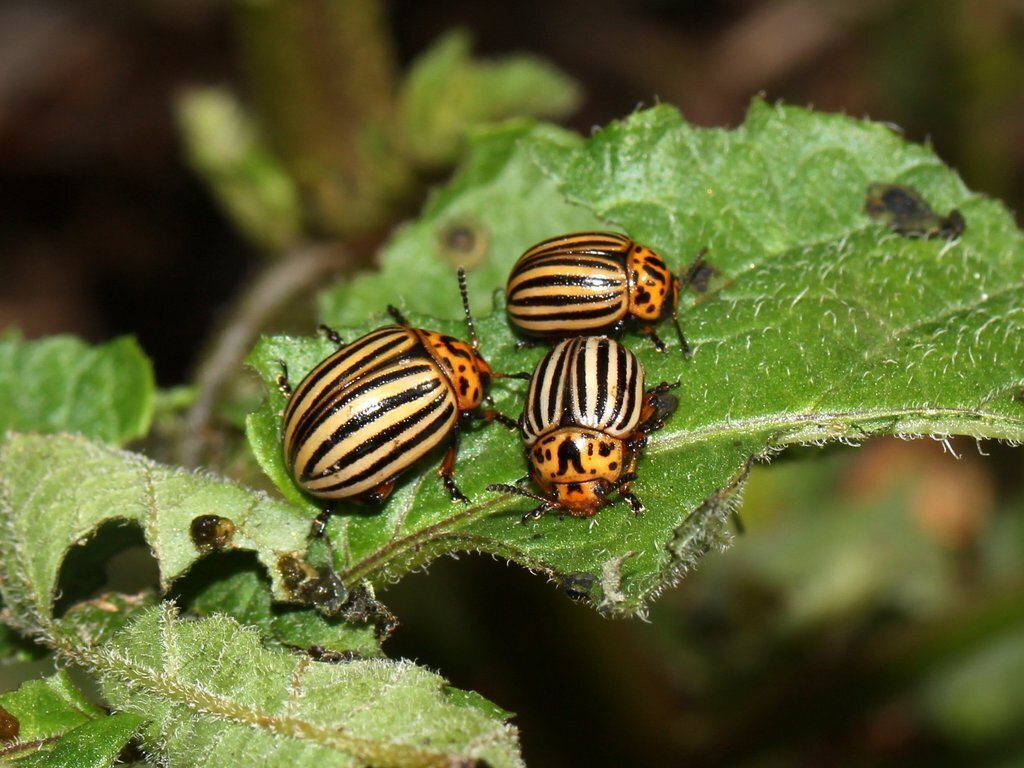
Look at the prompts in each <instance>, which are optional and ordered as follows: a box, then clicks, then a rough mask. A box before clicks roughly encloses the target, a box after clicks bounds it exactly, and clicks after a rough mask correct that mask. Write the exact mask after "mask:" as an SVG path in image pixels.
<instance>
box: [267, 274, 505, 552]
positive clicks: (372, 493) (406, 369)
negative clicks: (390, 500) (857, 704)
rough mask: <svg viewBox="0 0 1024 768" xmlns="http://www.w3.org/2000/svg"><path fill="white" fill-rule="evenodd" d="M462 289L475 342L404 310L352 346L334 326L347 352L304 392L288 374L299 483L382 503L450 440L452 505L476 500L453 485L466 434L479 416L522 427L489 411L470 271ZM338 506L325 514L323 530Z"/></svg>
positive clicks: (447, 477)
mask: <svg viewBox="0 0 1024 768" xmlns="http://www.w3.org/2000/svg"><path fill="white" fill-rule="evenodd" d="M458 275H459V290H460V293H461V294H462V304H463V308H464V310H465V317H466V327H467V329H468V331H469V336H470V339H471V342H470V343H466V342H464V341H460V340H459V339H455V338H452V337H451V336H446V335H444V334H441V333H438V332H436V331H427V330H423V329H421V328H414V327H413V326H411V325H410V324H409V323H408V322H407V321H406V319H405V318H404V317H403V316H402V314H401V313H400V312H399V311H398V310H397V309H395V308H394V307H388V312H389V313H390V314H391V316H392V318H393V319H394V321H395V324H394V325H388V326H385V327H383V328H379V329H377V330H375V331H371V332H370V333H368V334H366V335H365V336H362V337H361V338H359V339H356V340H355V341H352V342H350V343H348V344H345V343H344V342H342V340H341V338H340V337H339V336H338V335H337V334H335V333H334V332H333V331H330V329H327V331H328V335H329V336H330V337H331V339H332V340H333V341H335V342H336V343H337V344H338V346H339V349H338V350H337V351H336V352H334V353H333V354H332V355H330V356H329V357H328V358H326V359H325V360H323V361H322V362H321V363H320V364H319V365H317V366H316V367H315V368H313V370H312V371H310V372H309V373H308V374H307V375H306V377H305V378H304V379H303V380H302V381H301V382H300V383H299V385H298V386H297V387H295V389H294V391H293V390H292V389H291V387H290V386H289V385H288V382H287V372H285V374H284V375H282V376H281V377H280V378H279V379H278V384H279V386H280V388H281V391H282V392H283V393H284V395H285V397H287V398H288V404H287V407H286V408H285V410H284V416H283V422H282V424H283V426H282V436H283V437H282V442H283V446H284V459H285V463H286V465H287V467H288V469H289V471H290V472H291V474H292V477H293V478H294V479H295V481H296V482H297V483H298V484H299V486H300V487H301V488H302V489H303V490H305V491H306V492H308V493H310V494H311V495H313V496H316V497H319V498H321V499H325V500H339V499H351V500H353V501H358V502H369V503H379V502H382V501H384V500H385V499H386V498H387V497H388V496H389V495H390V494H391V491H392V489H393V488H394V485H395V481H396V479H397V478H398V477H399V476H400V475H401V474H402V473H403V472H405V471H406V470H407V469H409V467H411V466H412V465H413V464H415V463H416V462H417V461H419V460H420V459H421V458H423V457H424V456H426V455H427V454H428V453H430V452H431V451H432V450H434V449H435V448H438V447H439V446H442V445H443V444H445V443H447V444H448V449H447V452H446V453H445V455H444V459H443V460H442V462H441V466H440V468H439V469H438V475H439V476H440V477H441V479H442V481H443V482H444V485H445V487H446V488H447V489H448V493H449V494H450V496H451V499H452V501H467V498H466V496H465V495H463V493H462V492H461V491H460V490H459V488H458V486H457V485H456V484H455V480H454V479H453V475H454V469H455V454H456V451H457V449H458V442H459V433H460V431H461V428H462V426H463V425H464V424H465V422H466V421H467V420H470V419H483V420H486V421H499V422H501V423H503V424H505V425H506V426H508V427H509V428H510V429H515V428H516V423H515V422H514V421H513V420H512V419H510V418H508V417H507V416H504V415H502V414H500V413H498V412H497V411H495V410H492V409H481V407H480V406H481V405H482V404H483V403H484V401H485V400H487V399H489V397H488V394H487V393H488V389H489V387H490V384H491V380H492V379H493V378H494V377H495V376H496V375H501V374H495V373H494V372H493V371H492V370H491V368H490V366H489V365H488V364H487V362H486V361H485V360H484V358H483V357H481V356H480V353H479V351H478V349H479V340H478V339H477V336H476V330H475V328H474V326H473V319H472V316H471V315H470V311H469V301H468V298H467V295H466V278H465V272H464V271H463V270H462V269H461V268H460V269H459V272H458ZM329 511H330V510H328V511H327V512H325V514H324V515H322V516H321V517H320V518H318V523H319V525H320V528H319V531H318V529H317V527H316V525H314V532H322V527H323V525H324V524H325V523H326V516H327V514H329Z"/></svg>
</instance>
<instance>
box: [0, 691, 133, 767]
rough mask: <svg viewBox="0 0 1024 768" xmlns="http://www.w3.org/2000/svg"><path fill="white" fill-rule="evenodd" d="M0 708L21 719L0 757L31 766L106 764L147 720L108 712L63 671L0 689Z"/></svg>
mask: <svg viewBox="0 0 1024 768" xmlns="http://www.w3.org/2000/svg"><path fill="white" fill-rule="evenodd" d="M0 707H2V708H3V709H4V710H6V712H7V713H8V714H9V715H10V716H12V717H14V718H16V721H17V723H18V734H17V741H15V742H13V743H6V744H0V761H2V762H3V763H4V765H7V764H11V765H18V766H31V767H32V768H44V766H45V767H46V768H107V766H110V765H113V764H114V761H115V759H116V758H117V756H118V755H119V754H120V753H121V751H122V750H123V749H124V747H125V745H126V744H127V743H128V741H129V739H131V737H132V736H133V735H134V734H135V732H136V731H137V730H138V729H139V726H140V725H142V722H143V717H142V716H140V715H133V714H114V715H108V714H107V713H106V712H104V711H103V710H102V709H100V708H98V707H97V706H96V705H94V704H92V703H91V702H90V701H89V700H88V699H86V698H85V697H84V696H83V695H82V693H81V692H80V691H79V690H78V689H77V688H76V687H75V686H74V684H73V683H72V682H71V681H70V680H69V679H68V677H67V675H66V674H65V673H64V672H58V673H57V674H56V675H53V676H52V677H49V678H46V679H43V680H31V681H29V682H27V683H25V684H23V685H22V686H21V687H20V688H18V690H16V691H12V692H9V693H5V694H0ZM8 761H9V762H8Z"/></svg>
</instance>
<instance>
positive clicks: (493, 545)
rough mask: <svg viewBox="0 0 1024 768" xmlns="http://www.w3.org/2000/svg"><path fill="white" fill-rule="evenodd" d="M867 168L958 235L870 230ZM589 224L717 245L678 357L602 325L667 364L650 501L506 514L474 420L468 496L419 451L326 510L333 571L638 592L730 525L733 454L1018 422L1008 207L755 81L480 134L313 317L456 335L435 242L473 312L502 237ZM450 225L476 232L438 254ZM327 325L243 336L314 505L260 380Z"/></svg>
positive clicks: (508, 354)
mask: <svg viewBox="0 0 1024 768" xmlns="http://www.w3.org/2000/svg"><path fill="white" fill-rule="evenodd" d="M877 183H887V184H901V185H906V186H907V187H909V188H913V189H914V190H916V192H917V193H918V194H920V195H921V196H922V199H924V200H927V201H928V202H929V204H930V205H931V206H932V207H933V208H934V209H935V210H939V211H949V210H953V209H956V210H957V211H959V213H960V215H962V217H963V219H964V223H965V229H964V230H963V231H962V232H961V233H960V234H959V236H958V237H957V238H956V239H946V238H943V237H938V238H932V239H925V238H921V237H906V236H901V235H900V234H898V233H895V232H893V231H891V230H890V229H889V228H888V227H886V226H885V225H884V224H883V223H882V222H880V221H877V220H875V219H873V218H871V217H870V216H869V215H868V214H867V213H866V212H865V210H864V206H865V195H866V193H867V190H868V188H869V187H870V186H871V185H873V184H877ZM460 226H463V227H465V230H466V231H459V229H458V228H459V227H460ZM595 227H600V228H607V229H613V230H619V231H624V232H627V233H629V234H630V235H631V236H633V237H634V238H635V239H636V240H638V241H640V242H643V243H645V244H647V245H649V246H651V247H653V248H655V249H656V250H658V251H659V252H660V253H661V254H662V255H663V256H664V257H665V258H666V259H667V261H668V262H669V263H670V264H672V265H674V266H675V267H676V268H678V269H679V270H680V271H681V272H682V271H685V270H686V269H687V267H688V265H689V264H690V263H691V261H692V260H693V259H694V257H695V255H696V254H698V253H699V252H700V251H701V250H702V249H705V248H706V249H707V251H706V255H705V258H706V260H707V263H708V264H709V266H710V268H712V269H713V273H710V274H713V275H714V277H713V279H711V280H710V282H709V283H708V284H707V285H706V286H705V285H703V281H702V284H701V285H700V289H699V290H696V289H695V290H690V291H688V292H687V293H686V295H685V296H684V298H683V301H682V305H681V319H682V323H683V327H684V329H685V332H686V335H687V337H688V339H689V341H690V344H691V346H692V347H693V355H692V357H691V358H690V359H684V358H683V356H682V355H681V354H679V349H678V347H677V345H676V343H675V341H674V340H672V337H673V334H672V333H671V331H670V330H668V329H666V331H665V333H664V334H663V335H664V336H665V337H666V338H667V339H670V340H672V341H670V350H669V353H668V354H664V355H662V354H659V353H657V352H656V351H655V350H654V348H653V346H652V345H651V344H650V342H649V341H648V340H646V339H644V338H643V337H642V336H640V335H636V334H627V335H626V336H625V337H624V340H625V342H626V343H627V344H629V345H630V346H631V347H632V348H633V349H634V351H635V352H636V353H637V354H638V355H639V357H640V358H641V360H642V362H643V363H644V365H645V366H646V369H647V374H648V380H649V381H650V382H652V383H656V382H658V381H667V382H678V383H679V386H678V388H677V389H676V390H675V392H676V394H677V395H678V396H679V399H680V405H679V408H678V410H677V411H676V413H675V415H674V416H673V417H672V419H671V420H670V421H669V423H668V424H667V426H666V427H665V428H664V429H663V430H661V431H660V432H657V433H655V434H654V435H653V436H652V439H651V441H650V443H649V446H648V448H647V451H646V453H645V455H644V457H643V458H642V460H641V462H640V467H639V480H638V482H637V483H636V484H635V486H634V490H635V492H636V493H637V494H638V495H639V496H640V497H641V499H642V500H643V501H644V502H645V504H646V506H647V510H648V511H647V514H646V515H644V516H643V517H640V518H635V517H634V516H633V515H632V514H630V513H629V511H628V510H627V509H626V508H625V505H616V506H612V507H609V508H606V509H604V510H602V511H601V512H600V513H599V514H598V515H597V517H596V518H594V520H593V521H590V522H588V521H585V520H577V519H565V520H559V519H558V517H557V516H556V515H549V516H546V517H545V518H544V519H542V520H540V521H539V522H535V523H530V524H528V525H521V524H520V523H519V518H520V516H521V515H522V514H523V513H524V512H526V511H528V509H530V507H531V506H532V505H531V503H530V502H529V500H524V499H519V498H510V497H496V496H495V495H494V494H491V493H489V492H487V491H486V490H485V489H486V486H487V485H488V484H489V483H510V482H513V481H515V480H516V479H517V478H520V477H522V476H523V475H525V474H526V465H525V462H524V459H523V456H522V449H521V447H520V444H519V441H518V438H517V437H516V436H515V435H513V434H510V433H508V432H507V431H505V430H503V429H502V428H501V427H497V426H488V427H479V428H472V429H470V430H469V431H468V432H467V433H466V434H464V436H463V440H462V447H461V450H460V455H459V461H458V463H457V471H458V475H457V479H458V482H459V484H460V486H461V488H462V490H463V491H464V492H465V493H466V494H467V495H468V496H469V497H470V498H471V499H472V503H471V504H468V505H452V504H451V503H450V502H449V501H448V498H447V494H445V492H444V490H443V488H442V487H441V484H440V483H439V482H438V480H437V478H436V477H435V476H434V473H433V471H432V469H433V467H432V466H431V465H430V464H429V463H427V462H424V464H423V465H422V466H420V467H417V468H415V469H414V470H413V471H411V472H409V473H408V474H406V475H405V476H404V478H403V480H402V482H401V483H400V484H399V488H398V490H397V491H396V493H395V494H394V496H393V497H392V498H391V499H390V500H389V501H388V503H387V504H386V505H384V506H383V507H381V508H379V509H375V508H371V507H359V506H351V505H350V506H347V507H345V506H342V507H341V508H340V509H339V511H338V514H336V515H335V520H334V522H333V523H332V525H331V527H330V533H331V535H332V537H333V538H334V540H335V545H336V549H337V552H338V566H339V569H340V571H341V574H342V576H343V578H346V579H349V580H358V579H362V578H367V579H370V580H371V581H373V582H375V583H378V584H380V583H386V582H388V581H390V580H393V579H396V578H399V577H400V576H402V575H403V574H404V573H406V572H407V571H408V570H410V569H411V568H413V567H416V566H419V565H421V564H423V563H424V562H427V561H429V560H430V559H431V558H433V557H436V556H437V555H439V554H442V553H445V552H452V551H467V550H468V551H483V552H489V553H493V554H495V555H498V556H501V557H505V558H508V559H510V560H513V561H515V562H518V563H520V564H522V565H524V566H526V567H529V568H531V569H534V570H537V571H540V572H542V573H544V574H546V575H547V576H549V577H551V578H555V579H556V580H558V581H560V582H561V583H563V584H564V585H566V586H567V587H568V588H571V589H572V590H574V591H575V592H577V593H578V592H579V591H581V590H582V591H583V593H584V594H585V595H586V596H588V597H589V598H590V599H591V600H592V601H593V602H594V603H595V604H596V605H597V606H598V607H599V608H600V609H601V610H603V611H606V612H610V613H637V612H642V611H643V610H644V606H645V604H646V602H647V601H648V600H649V599H650V598H651V597H652V596H654V595H656V594H657V593H658V592H659V591H660V590H661V589H663V588H664V587H665V586H666V585H668V584H670V583H672V582H674V581H675V580H676V579H677V578H678V577H679V575H680V574H681V573H682V572H683V571H685V569H686V568H688V567H689V566H690V565H692V563H693V562H694V561H695V560H696V558H698V557H699V556H700V555H701V554H702V553H703V552H704V551H705V550H706V549H707V548H708V547H711V546H716V545H720V544H722V543H723V542H725V541H726V540H727V539H728V536H729V534H728V529H727V527H726V526H725V525H724V522H725V520H726V519H727V514H726V513H727V512H728V511H729V510H731V509H732V508H733V507H734V505H735V502H736V498H737V493H738V491H739V490H740V487H741V485H742V480H743V477H744V475H745V472H746V469H747V468H748V467H749V465H750V462H751V461H752V460H756V459H761V458H764V457H767V456H768V455H770V454H771V453H772V452H774V451H777V450H779V449H782V448H784V447H785V446H787V445H793V444H806V443H820V442H826V441H847V442H851V441H852V442H857V441H860V440H863V439H865V438H867V437H870V436H871V435H878V434H896V435H906V436H916V435H934V436H939V437H942V436H946V435H951V434H963V435H970V436H974V437H977V438H997V439H1005V440H1011V441H1018V440H1021V439H1024V402H1022V398H1021V392H1022V386H1024V342H1022V339H1024V334H1022V330H1024V328H1022V326H1024V241H1022V238H1021V233H1020V232H1019V231H1018V229H1017V228H1016V226H1015V225H1014V222H1013V220H1012V217H1011V216H1010V215H1009V214H1008V212H1007V211H1006V210H1005V208H1004V207H1003V206H1002V205H1000V204H999V203H997V202H995V201H992V200H989V199H987V198H985V197H983V196H981V195H979V194H976V193H972V192H970V191H969V190H967V189H966V188H965V187H964V185H963V183H962V182H961V181H960V179H959V178H958V177H957V175H956V174H955V173H954V172H953V171H952V170H950V169H949V168H948V167H946V166H945V165H943V163H942V162H941V161H940V160H939V159H938V158H937V157H936V156H935V154H934V153H933V152H932V150H931V149H929V148H927V147H924V146H920V145H917V144H913V143H911V142H908V141H906V140H905V139H904V138H902V137H900V136H898V135H896V134H895V133H893V132H892V131H891V130H890V129H889V128H887V127H886V126H883V125H880V124H875V123H871V122H866V121H861V120H854V119H851V118H848V117H845V116H840V115H828V114H820V113H815V112H812V111H808V110H805V109H799V108H791V107H781V106H772V105H768V104H766V103H764V102H762V101H756V102H754V104H753V105H752V107H751V109H750V112H749V115H748V117H747V120H746V122H745V123H744V124H743V125H741V126H740V127H738V128H736V129H734V130H722V129H699V128H695V127H693V126H690V125H689V124H687V123H686V122H685V121H684V120H683V119H682V117H681V116H680V115H679V114H678V112H677V111H675V110H674V109H672V108H671V107H668V106H659V107H656V108H654V109H650V110H646V111H642V112H638V113H636V114H634V115H632V116H630V117H629V118H627V119H626V120H623V121H621V122H618V123H614V124H611V125H609V126H607V127H605V128H604V129H602V130H600V131H599V132H597V133H596V134H595V135H593V136H592V137H591V138H589V139H586V140H584V139H581V138H580V137H578V136H573V135H571V134H567V133H566V132H563V131H555V130H553V129H550V128H547V127H530V126H525V125H522V124H519V125H515V126H509V127H506V128H504V129H494V130H491V131H488V132H485V133H481V134H479V135H478V136H477V138H476V141H475V142H474V144H473V146H472V148H471V151H470V154H469V157H468V158H467V160H466V163H465V166H464V167H463V169H462V171H461V172H460V173H459V174H457V176H456V177H455V179H454V180H453V181H452V182H451V184H449V185H448V186H447V187H445V188H444V189H441V190H440V191H438V192H437V193H436V194H435V195H434V197H433V199H432V200H431V202H430V203H429V204H428V205H427V207H426V209H425V210H424V212H423V214H422V216H421V217H420V218H419V219H418V220H416V221H415V222H412V223H411V224H409V225H407V226H406V227H405V228H403V229H402V230H401V231H399V232H398V233H397V234H396V236H395V238H394V240H393V241H392V242H391V244H389V245H388V246H387V247H386V248H385V249H384V251H383V252H382V254H381V266H380V271H379V272H378V273H373V274H369V275H365V276H361V277H358V278H356V279H354V280H352V281H349V282H347V283H345V284H343V285H339V286H338V287H336V288H334V289H331V290H330V291H328V292H327V293H326V294H325V296H324V298H323V301H322V308H323V311H324V320H325V321H326V322H327V323H329V324H333V325H336V326H338V329H339V330H340V331H341V332H342V335H343V336H344V337H346V338H354V337H356V336H358V335H359V334H360V333H363V332H365V331H366V330H369V329H370V328H372V327H374V326H375V325H379V324H381V323H383V322H387V319H386V317H384V316H383V315H382V314H381V311H382V310H383V308H384V307H385V306H386V305H387V304H388V303H396V304H399V305H401V306H404V307H405V308H406V309H407V310H409V316H410V320H411V321H412V322H413V323H414V324H421V325H422V326H424V327H428V328H433V329H437V330H442V331H447V332H451V333H454V334H456V335H463V336H464V335H465V331H464V328H463V327H462V326H461V324H460V323H459V322H458V321H457V320H456V318H458V317H459V315H460V306H459V302H458V294H457V291H456V286H455V279H454V276H453V274H452V272H453V267H454V265H455V264H456V263H459V262H460V261H462V260H465V261H467V263H468V265H469V266H471V267H472V270H471V272H470V275H469V280H470V286H471V291H472V292H473V298H474V307H475V308H476V310H477V312H478V313H480V312H481V310H485V309H486V307H485V304H486V302H485V300H484V296H486V294H487V293H488V292H491V291H495V290H497V289H500V288H501V287H503V285H504V280H505V276H506V275H507V274H508V270H509V268H510V267H511V265H512V264H513V263H514V261H515V260H516V258H518V256H519V254H520V253H522V252H523V250H525V249H526V248H528V247H529V246H530V245H532V244H533V243H534V242H536V241H538V240H540V239H541V238H543V237H546V236H551V235H554V234H558V233H561V232H567V231H573V230H578V229H581V228H595ZM467 232H468V235H467ZM481 237H482V239H481ZM453 244H459V245H461V246H466V245H467V244H468V245H472V246H473V247H472V248H465V249H463V251H462V252H460V253H456V254H454V255H453V253H452V252H451V246H452V245H453ZM463 256H465V257H467V258H466V259H462V257H463ZM470 257H471V258H470ZM495 310H496V311H495V312H494V313H493V314H492V315H491V316H488V317H478V319H477V328H478V331H479V335H480V338H481V340H482V349H483V352H484V354H485V356H487V358H488V360H489V361H490V362H491V364H492V366H493V367H494V368H495V369H497V370H503V371H517V370H531V369H532V367H533V366H534V365H535V364H536V362H537V360H538V359H539V357H540V356H541V355H542V354H543V350H542V349H532V350H517V349H516V347H515V342H516V340H517V337H516V336H515V335H514V334H513V333H512V331H511V330H510V329H509V327H508V325H507V322H506V320H505V318H504V312H503V309H502V306H501V301H500V298H499V299H498V302H497V305H496V307H495ZM374 313H377V314H376V315H374ZM419 313H422V314H419ZM367 318H370V319H369V321H368V320H367ZM331 349H332V347H331V345H330V344H329V343H328V342H326V341H323V340H318V339H313V338H306V339H287V338H280V337H278V338H272V339H265V340H264V341H263V342H262V343H261V344H260V345H259V346H258V347H257V349H256V350H255V352H254V353H253V355H252V357H251V363H252V364H253V365H254V367H256V368H257V370H258V371H259V372H260V374H261V375H262V376H263V378H264V379H265V380H266V381H267V382H268V389H269V391H270V395H269V399H268V402H267V405H266V406H265V407H264V408H263V409H262V410H261V411H259V412H258V413H256V414H254V415H253V416H252V417H251V418H250V421H249V435H250V441H251V442H252V444H253V445H254V447H255V448H256V452H257V455H258V457H259V458H260V461H261V463H262V464H263V466H264V468H265V469H266V471H267V472H268V474H269V475H270V476H271V477H272V478H273V479H274V480H275V482H277V484H278V485H279V487H280V488H281V489H282V491H283V492H284V493H285V494H286V496H288V497H289V498H290V499H291V500H292V501H294V502H296V503H301V504H305V506H306V507H307V509H309V510H310V512H311V513H312V512H314V511H315V510H316V505H315V504H314V503H313V502H312V501H311V500H309V499H304V497H303V496H302V494H301V492H299V491H298V490H297V489H296V487H295V486H294V485H293V484H292V482H291V480H290V479H289V477H288V475H287V472H286V471H285V469H284V468H283V466H282V463H281V457H280V446H279V442H278V441H279V436H278V426H279V414H280V411H281V409H282V407H283V404H284V399H283V397H282V396H281V395H280V394H279V393H278V392H277V390H276V388H274V387H273V384H272V382H273V380H274V377H275V376H276V375H277V374H278V373H279V372H280V361H284V362H286V363H287V365H288V369H289V371H290V375H291V377H292V379H293V382H297V381H298V379H299V378H300V377H301V376H302V374H303V373H304V372H305V371H307V370H309V368H310V367H311V366H312V365H313V364H315V362H317V361H318V360H319V359H321V358H322V357H324V356H325V355H326V354H328V353H329V352H330V351H331ZM524 390H525V388H524V387H523V386H521V383H520V382H509V381H498V382H497V383H496V385H495V399H496V401H497V404H498V407H499V408H500V409H502V410H504V411H505V412H507V413H509V414H512V415H518V412H519V410H520V409H521V407H522V406H521V403H522V397H523V394H524Z"/></svg>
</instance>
